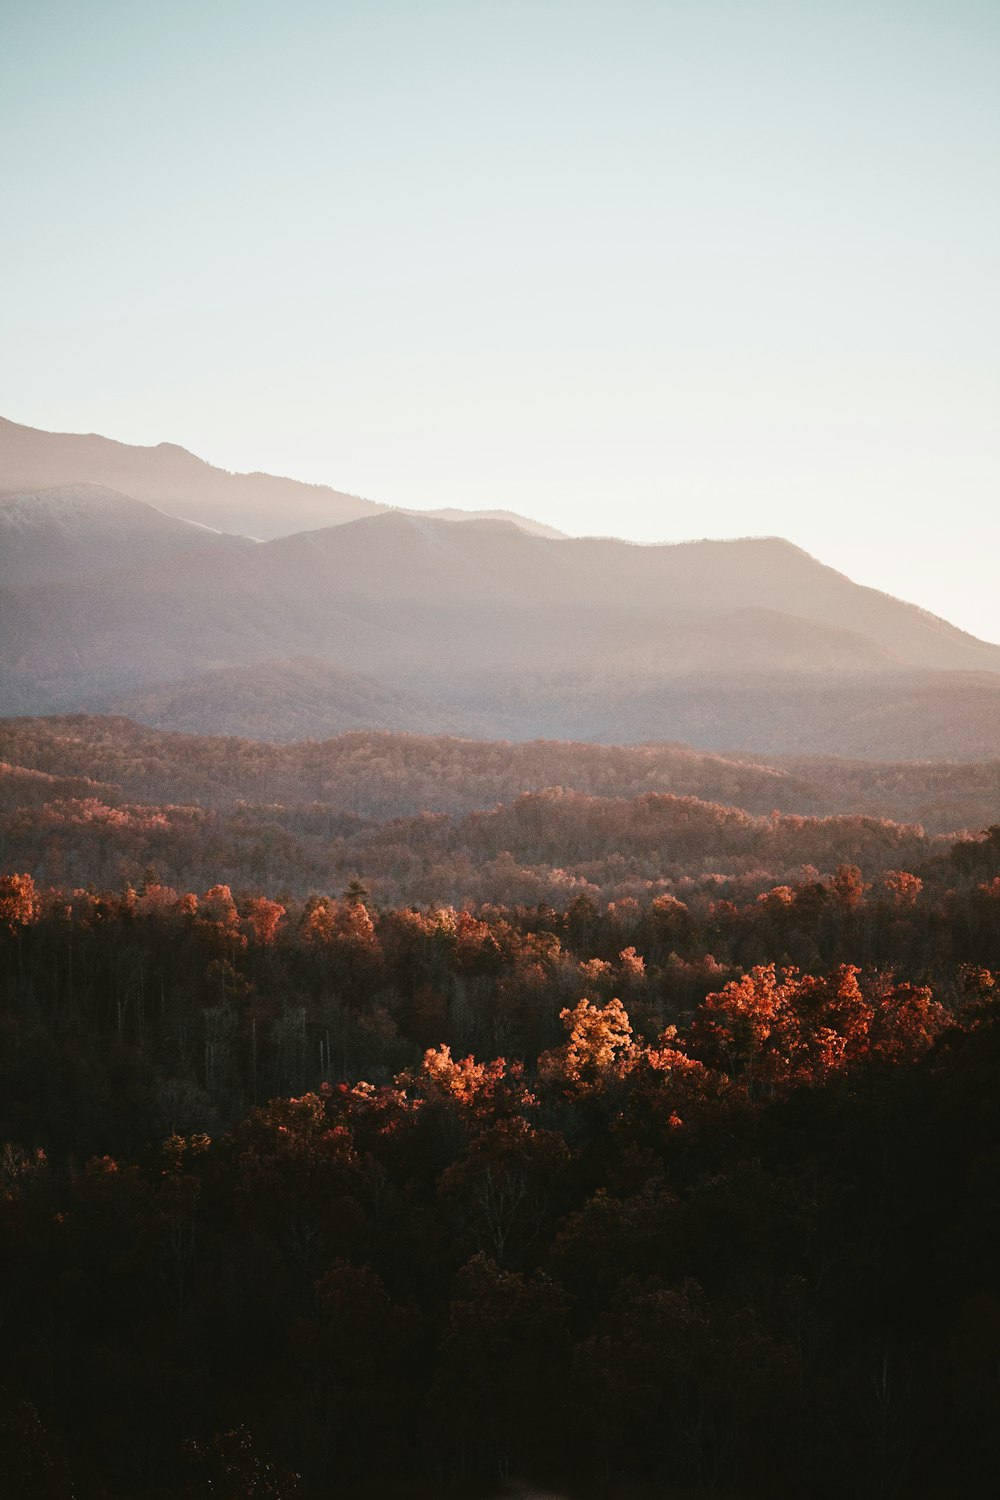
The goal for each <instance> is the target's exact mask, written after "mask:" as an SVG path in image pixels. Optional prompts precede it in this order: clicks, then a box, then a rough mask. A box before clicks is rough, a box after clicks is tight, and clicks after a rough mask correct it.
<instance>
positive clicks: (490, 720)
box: [0, 484, 1000, 760]
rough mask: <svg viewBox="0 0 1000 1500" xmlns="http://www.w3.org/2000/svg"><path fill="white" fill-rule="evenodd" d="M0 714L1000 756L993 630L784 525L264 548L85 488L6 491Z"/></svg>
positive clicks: (443, 532) (401, 538)
mask: <svg viewBox="0 0 1000 1500" xmlns="http://www.w3.org/2000/svg"><path fill="white" fill-rule="evenodd" d="M0 557H2V559H3V561H2V563H0V641H2V655H0V711H4V712H7V713H39V712H41V713H45V712H61V711H71V710H81V709H86V710H98V711H108V710H116V711H123V712H127V713H129V714H131V715H134V716H136V717H139V718H142V719H145V720H148V721H149V722H150V723H154V724H158V725H162V726H169V727H175V728H183V729H187V730H193V731H198V732H216V733H218V732H237V733H241V734H251V735H255V736H261V737H266V738H280V739H289V738H297V737H301V736H303V735H309V736H327V735H330V734H332V733H337V732H342V731H344V730H348V729H353V728H362V727H382V728H392V729H407V730H413V731H419V732H430V733H444V732H447V733H453V734H462V735H481V736H485V737H503V738H511V739H530V738H536V737H557V738H574V739H583V740H594V741H605V742H611V743H630V742H639V741H643V740H649V739H664V740H684V741H690V742H693V743H695V744H699V745H702V746H706V747H710V748H720V749H721V748H727V747H732V746H740V747H743V748H746V749H748V750H752V751H759V752H761V753H765V754H776V753H781V752H794V751H806V752H827V753H832V754H844V755H856V756H863V757H870V758H876V759H885V758H890V759H891V758H910V757H920V758H928V757H934V758H944V759H965V760H980V759H983V758H986V757H989V756H992V755H994V754H997V753H1000V647H997V646H992V645H989V644H987V643H986V642H983V641H979V640H976V639H975V638H974V637H972V636H970V635H967V634H965V633H964V632H962V631H960V630H957V629H955V628H954V627H953V626H951V625H949V624H948V623H947V622H945V621H943V620H940V619H937V618H936V617H935V616H933V615H930V614H928V613H926V612H925V611H923V610H920V609H918V608H916V607H915V606H913V605H909V604H904V603H902V602H901V601H899V600H896V599H892V598H890V597H889V596H888V595H885V594H881V593H878V592H877V591H876V590H873V589H868V588H862V587H860V586H858V585H857V584H854V583H852V582H851V580H850V579H848V578H847V577H845V576H844V575H843V574H841V573H838V572H836V571H835V570H834V569H832V568H827V567H824V566H823V565H822V564H821V563H819V562H817V561H816V560H815V559H814V558H811V557H809V556H808V554H807V553H805V552H802V551H801V550H800V549H799V548H797V547H794V546H792V545H790V544H789V543H787V542H783V541H781V540H778V539H774V538H771V539H744V540H740V541H731V542H697V543H689V544H685V545H681V546H650V547H639V546H634V545H631V544H628V543H624V542H619V541H613V540H596V539H585V540H580V539H569V538H563V539H551V538H543V537H538V536H530V535H527V534H526V533H525V532H524V531H522V530H520V529H519V528H518V527H517V526H515V525H513V524H511V523H509V522H504V521H479V522H469V523H467V524H465V525H463V526H456V525H453V524H452V523H450V522H447V521H440V520H434V519H432V518H427V517H419V518H417V517H413V516H404V515H400V514H398V513H394V512H387V513H383V514H379V515H376V516H369V517H365V518H363V519H361V520H357V521H353V522H346V523H344V524H343V525H339V526H334V527H328V528H325V529H323V530H316V531H310V532H303V533H300V534H297V535H294V536H289V537H282V538H279V539H276V540H273V541H270V542H264V543H253V542H250V541H247V540H246V539H245V538H236V537H233V536H229V535H222V534H219V533H217V532H213V531H210V530H206V529H204V528H203V527H201V526H195V525H192V524H190V523H186V522H182V521H179V520H177V519H176V518H174V517H171V516H167V515H165V514H163V513H162V512H161V511H159V510H157V509H155V508H154V507H151V506H150V505H148V504H145V503H144V502H142V501H137V500H133V499H130V498H127V497H126V496H123V495H121V494H117V493H115V492H112V491H109V490H107V489H104V488H101V487H100V486H96V485H90V484H77V485H73V486H68V487H66V488H64V489H61V490H56V491H46V492H42V493H39V494H36V495H31V494H18V495H16V496H8V497H7V498H6V500H4V501H0Z"/></svg>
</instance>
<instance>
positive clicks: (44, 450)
mask: <svg viewBox="0 0 1000 1500" xmlns="http://www.w3.org/2000/svg"><path fill="white" fill-rule="evenodd" d="M81 481H89V482H90V483H92V484H99V485H102V486H104V487H105V488H107V489H112V490H116V491H118V492H120V493H122V494H125V495H131V496H132V497H133V499H136V500H145V502H146V503H147V505H155V506H156V507H158V509H160V510H164V511H166V512H167V514H168V515H172V516H179V517H181V518H182V519H184V520H189V521H197V522H200V524H201V525H202V526H211V527H213V528H214V529H215V530H217V531H228V532H235V533H237V534H239V535H245V536H250V537H257V538H262V539H264V538H268V537H276V536H285V535H287V534H288V533H289V532H293V531H310V530H312V529H313V528H314V527H319V526H338V525H341V524H342V523H343V522H345V521H356V520H358V519H359V518H360V517H361V516H371V515H379V514H382V513H384V512H386V511H388V510H391V509H392V507H391V506H389V505H383V504H380V503H379V502H378V501H376V500H365V499H363V498H362V497H361V496H360V495H347V494H344V492H343V491H342V490H335V489H331V488H330V487H329V486H327V485H323V484H304V483H303V482H302V481H301V480H298V479H283V478H280V477H279V476H278V475H275V474H232V473H230V471H229V470H228V469H218V468H216V467H215V466H214V464H209V463H206V462H205V460H204V459H201V458H196V457H195V455H194V454H193V453H189V452H188V451H187V449H186V448H181V447H179V446H178V445H177V444H176V443H157V445H156V446H155V447H153V448H144V447H140V446H137V445H134V444H131V443H118V442H115V441H114V440H113V439H111V438H106V437H100V436H99V435H98V434H97V433H93V432H90V433H75V432H42V431H40V430H39V429H38V428H36V427H24V426H22V425H21V424H20V423H18V422H9V421H7V420H6V419H5V418H3V417H0V491H3V490H7V491H11V490H23V491H26V492H29V493H30V492H31V491H34V490H47V489H54V488H57V487H59V486H62V485H76V484H79V483H80V482H81ZM431 514H433V515H441V516H443V517H444V518H445V519H447V520H450V521H464V520H468V519H470V518H473V517H475V516H477V515H486V516H490V517H498V518H502V519H507V520H512V521H515V522H517V524H518V525H520V526H524V527H526V528H527V529H528V530H530V531H535V532H537V533H538V534H539V535H541V536H559V535H561V533H560V532H558V531H556V530H555V529H554V528H553V527H551V526H543V525H542V524H541V523H540V522H538V521H530V520H528V519H527V518H526V517H524V516H517V515H515V514H514V512H513V511H486V512H476V511H465V510H455V509H454V508H449V509H447V510H443V511H434V512H431Z"/></svg>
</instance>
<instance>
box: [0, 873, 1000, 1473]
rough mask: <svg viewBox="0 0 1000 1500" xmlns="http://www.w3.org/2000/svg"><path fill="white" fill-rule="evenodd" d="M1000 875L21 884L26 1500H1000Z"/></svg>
mask: <svg viewBox="0 0 1000 1500" xmlns="http://www.w3.org/2000/svg"><path fill="white" fill-rule="evenodd" d="M990 857H991V856H990V854H989V850H988V849H984V851H983V857H982V858H977V857H971V856H970V855H969V854H968V853H967V852H966V851H965V850H964V849H963V851H962V852H961V856H960V858H959V859H958V860H957V861H956V860H951V859H947V858H946V859H945V860H944V861H942V862H939V863H938V864H936V865H929V866H928V867H926V868H924V869H923V870H922V871H921V873H920V875H919V876H917V875H915V874H914V873H913V872H908V871H896V872H893V874H892V878H891V879H889V878H886V879H885V880H883V881H880V882H876V881H870V880H865V879H863V878H861V877H860V875H859V874H858V873H857V872H855V871H852V870H850V869H844V870H842V871H839V872H836V873H835V875H833V876H830V877H822V876H818V875H816V872H813V873H812V875H807V877H806V878H804V879H802V880H801V881H800V882H799V883H797V884H795V885H789V884H781V885H772V886H770V887H769V888H768V889H767V890H766V891H765V892H764V893H763V894H764V899H763V900H762V899H759V897H760V895H761V892H760V891H759V890H756V889H747V890H744V892H743V894H742V895H740V892H739V889H738V888H731V889H730V890H729V892H728V895H727V896H725V897H721V898H719V899H714V898H711V899H710V895H711V892H710V890H709V889H705V890H701V889H697V890H693V891H692V892H691V893H690V899H689V900H688V901H686V902H684V901H681V900H680V899H679V898H678V897H671V898H670V899H669V900H664V899H663V898H658V899H657V900H654V901H651V902H650V903H649V904H648V905H645V906H643V905H640V904H639V903H637V902H632V903H631V904H629V903H627V902H614V903H611V904H606V905H605V906H603V907H601V906H600V905H598V904H597V903H596V902H593V901H590V902H589V904H588V903H587V902H586V901H582V902H580V901H578V902H576V903H574V904H572V905H571V906H570V907H569V909H568V910H567V911H566V912H564V913H559V912H557V911H554V910H553V909H552V908H550V907H535V908H518V907H500V906H496V905H494V906H491V907H483V908H481V909H479V910H477V911H473V912H468V911H454V910H452V909H450V908H448V907H439V908H434V909H429V910H413V909H408V910H396V911H392V910H387V911H377V910H375V909H374V908H371V907H370V906H369V904H367V903H366V894H365V893H364V892H363V891H358V890H355V891H352V892H350V893H349V894H348V895H347V896H346V897H345V898H344V899H335V898H316V899H314V900H312V901H308V902H304V903H295V902H292V901H275V900H273V899H271V898H268V897H262V896H261V895H260V894H259V893H257V894H254V895H242V894H240V893H238V892H237V893H235V894H234V893H233V892H232V891H230V890H228V889H227V888H225V887H222V886H216V887H214V888H212V889H210V890H209V891H208V892H207V893H205V894H203V895H198V896H195V895H191V894H186V893H183V892H178V891H175V890H169V889H167V888H165V887H163V886H161V885H159V884H158V883H157V882H155V881H153V880H150V881H148V882H146V884H145V885H144V887H143V888H142V889H139V890H135V889H129V890H126V891H124V892H121V891H119V892H115V893H100V892H96V891H79V890H78V891H70V892H58V891H43V890H39V889H36V887H35V885H34V883H33V882H32V881H31V880H30V879H26V878H24V877H6V878H5V879H4V880H2V881H0V984H2V1008H0V1085H2V1090H0V1139H2V1140H3V1141H4V1142H5V1143H6V1144H4V1146H3V1150H2V1155H0V1270H2V1276H0V1289H2V1294H0V1318H2V1329H3V1338H2V1342H0V1472H2V1473H3V1474H4V1476H5V1477H7V1476H14V1478H13V1479H12V1480H9V1483H11V1484H13V1486H14V1487H13V1489H12V1490H11V1493H15V1494H17V1495H18V1496H21V1495H23V1496H25V1497H26V1500H27V1497H38V1500H41V1497H52V1500H63V1497H69V1496H71V1495H72V1496H76V1497H78V1500H89V1497H94V1500H97V1497H100V1500H118V1497H121V1500H125V1497H145V1496H149V1497H158V1500H160V1497H162V1500H179V1497H181V1496H197V1497H207V1496H209V1495H212V1496H225V1497H232V1500H237V1497H239V1500H250V1497H268V1500H285V1497H291V1496H295V1497H296V1500H311V1497H320V1496H323V1497H325V1496H335V1495H337V1494H341V1493H343V1494H351V1493H354V1494H371V1495H374V1494H377V1493H379V1492H380V1491H379V1487H380V1486H381V1487H384V1489H385V1492H386V1493H393V1492H396V1493H406V1492H407V1490H406V1487H407V1486H412V1485H413V1484H414V1483H416V1482H420V1483H422V1484H426V1485H427V1486H430V1487H431V1488H432V1490H433V1489H435V1488H441V1489H443V1490H446V1491H447V1490H449V1489H450V1492H451V1493H452V1494H461V1495H471V1494H473V1493H475V1492H476V1491H477V1490H478V1489H488V1487H489V1486H490V1485H494V1484H496V1483H497V1482H498V1481H500V1480H501V1479H503V1478H504V1477H505V1476H516V1475H527V1476H533V1477H536V1478H538V1479H539V1480H540V1481H547V1482H549V1483H552V1484H557V1485H560V1486H562V1487H563V1488H568V1489H571V1490H578V1491H579V1492H580V1493H588V1492H590V1493H592V1492H593V1491H594V1489H595V1488H596V1489H597V1491H598V1492H600V1490H601V1488H602V1487H604V1488H605V1489H606V1490H607V1489H610V1488H613V1487H614V1486H616V1485H618V1486H621V1485H627V1484H640V1483H644V1484H647V1485H649V1486H652V1493H654V1494H670V1493H673V1492H679V1493H691V1492H695V1493H697V1492H703V1493H712V1494H716V1495H718V1494H731V1495H734V1496H744V1497H749V1496H768V1497H771V1496H784V1495H787V1496H801V1495H810V1496H817V1497H820V1500H822V1497H830V1500H834V1497H837V1500H839V1497H842V1496H845V1495H851V1496H859V1497H865V1496H871V1497H880V1500H881V1497H886V1496H890V1495H892V1496H899V1497H906V1496H912V1497H915V1500H916V1497H925V1496H926V1497H941V1500H943V1497H945V1496H952V1495H956V1494H961V1495H963V1496H969V1497H976V1496H979V1495H982V1496H986V1495H992V1494H993V1493H994V1491H995V1481H996V1475H997V1465H998V1461H1000V1450H998V1444H997V1436H996V1435H997V1432H998V1431H1000V1382H998V1379H997V1369H998V1361H1000V1286H998V1283H997V1266H998V1265H1000V1213H998V1209H997V1204H998V1202H1000V1091H998V1090H997V1087H996V1079H997V1077H998V1076H1000V976H998V974H997V969H998V968H1000V953H998V950H997V946H996V945H997V941H998V934H1000V923H998V920H997V914H998V911H1000V898H998V896H997V893H996V888H995V885H994V876H993V873H992V866H990V865H989V864H988V860H989V858H990ZM813 876H815V878H813ZM904 877H906V878H904ZM352 1487H353V1488H352Z"/></svg>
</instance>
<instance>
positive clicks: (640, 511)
mask: <svg viewBox="0 0 1000 1500" xmlns="http://www.w3.org/2000/svg"><path fill="white" fill-rule="evenodd" d="M998 77H1000V6H997V5H996V4H995V3H994V0H860V3H854V0H658V3H651V0H607V3H605V0H600V3H590V0H463V3H457V0H364V3H353V0H350V3H349V0H340V3H338V0H283V3H282V4H280V5H279V4H277V3H276V0H271V3H267V4H262V3H258V0H197V3H190V0H169V3H167V0H161V3H155V0H150V3H136V0H86V3H81V0H0V146H2V151H3V171H2V173H0V224H2V229H3V232H2V234H0V285H2V287H3V296H2V298H0V351H2V358H0V415H3V416H5V417H7V418H9V419H11V420H13V421H17V422H23V423H27V424H28V425H30V426H34V427H42V428H48V429H52V430H60V431H75V432H90V431H93V432H100V433H103V434H105V435H106V436H109V437H114V438H118V439H120V440H122V441H125V442H134V443H157V442H161V441H171V442H176V443H180V444H182V445H183V446H184V447H186V448H189V449H191V450H192V451H194V452H196V453H198V454H199V455H200V456H201V457H203V458H206V459H208V460H209V461H211V462H212V463H216V464H219V465H221V466H223V467H225V468H229V469H239V470H249V469H262V470H265V471H268V472H271V473H278V474H288V475H292V476H294V477H296V478H301V479H309V480H314V481H317V482H322V483H327V484H331V485H333V486H334V487H335V488H338V489H342V490H347V491H350V492H352V493H356V494H362V495H366V496H368V497H369V498H371V499H375V500H381V501H385V502H389V503H392V504H398V505H404V506H413V507H437V506H447V505H455V506H463V507H466V508H472V509H487V508H493V507H501V506H502V507H507V508H510V509H514V510H517V511H520V512H521V513H523V514H526V515H531V516H534V517H536V518H538V519H540V520H544V521H547V522H549V523H550V524H552V525H555V526H558V527H560V528H562V529H563V530H564V531H567V532H569V533H571V534H574V535H575V534H599V535H617V536H624V537H628V538H632V539H635V540H640V541H654V540H655V541H680V540H685V539H688V538H691V537H702V536H746V535H780V536H784V537H787V538H788V539H789V540H791V541H793V542H796V543H797V544H798V545H799V546H802V547H804V548H806V549H807V550H808V551H809V552H811V553H813V554H814V555H815V556H817V557H819V558H821V559H822V560H823V561H824V562H827V563H830V564H832V565H833V566H835V567H837V568H840V569H841V570H842V571H844V572H846V573H848V574H849V575H850V576H851V577H852V578H854V579H856V580H857V581H859V582H862V583H867V584H871V585H873V586H875V587H877V588H881V589H884V590H885V591H887V592H889V593H893V594H896V595H898V596H900V597H901V598H905V599H909V600H912V601H914V602H915V603H918V604H921V605H923V606H924V607H925V608H928V609H931V610H933V611H934V612H935V613H938V614H941V615H944V616H945V617H946V618H948V619H950V620H952V621H953V622H954V623H956V624H958V625H961V626H962V627H963V628H965V629H967V630H970V631H972V632H973V633H975V634H977V635H981V636H983V637H985V638H986V639H991V640H994V641H1000V589H998V588H997V584H996V574H997V559H998V557H1000V504H998V498H1000V484H998V480H1000V274H998V273H1000V192H998V184H1000V89H998V87H997V79H998Z"/></svg>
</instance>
